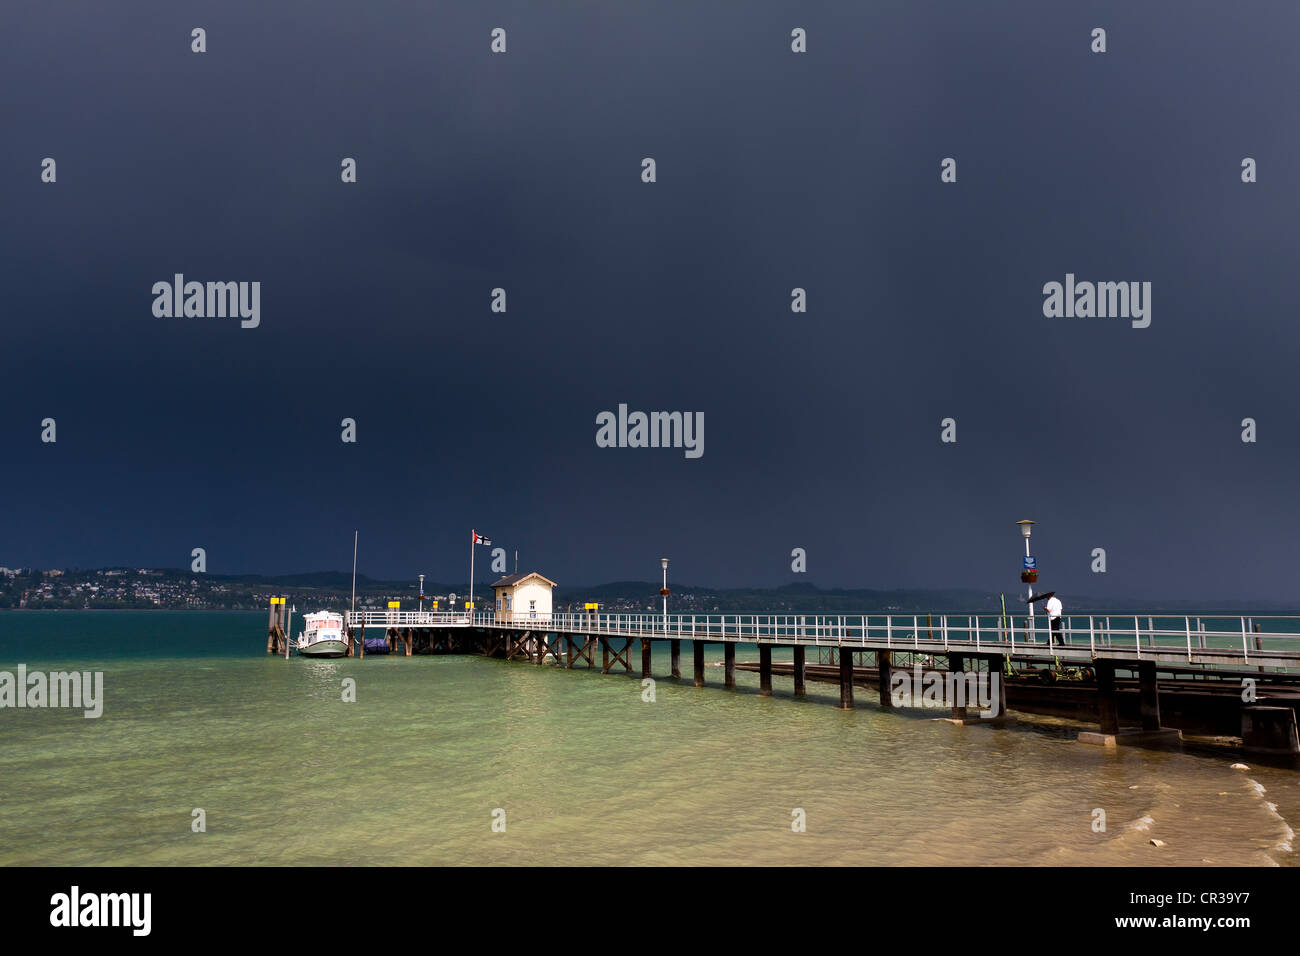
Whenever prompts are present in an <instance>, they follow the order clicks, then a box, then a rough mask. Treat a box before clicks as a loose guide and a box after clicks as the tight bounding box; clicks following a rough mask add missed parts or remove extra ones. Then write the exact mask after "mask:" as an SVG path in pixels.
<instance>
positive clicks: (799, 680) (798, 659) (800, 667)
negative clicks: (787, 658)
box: [794, 644, 808, 697]
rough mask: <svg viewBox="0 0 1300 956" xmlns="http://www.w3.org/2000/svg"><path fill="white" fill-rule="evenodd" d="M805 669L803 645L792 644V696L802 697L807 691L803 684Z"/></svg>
mask: <svg viewBox="0 0 1300 956" xmlns="http://www.w3.org/2000/svg"><path fill="white" fill-rule="evenodd" d="M806 670H807V669H806V668H805V666H804V646H803V645H802V644H796V645H795V646H794V696H796V697H803V696H804V695H806V694H807V693H808V688H807V686H806V684H805V678H806V677H807V674H806Z"/></svg>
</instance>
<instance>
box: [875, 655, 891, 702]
mask: <svg viewBox="0 0 1300 956" xmlns="http://www.w3.org/2000/svg"><path fill="white" fill-rule="evenodd" d="M876 665H877V667H878V668H879V669H880V706H881V707H893V706H894V699H893V697H891V696H890V694H889V681H890V678H891V677H892V676H893V672H894V655H893V653H892V652H891V651H876Z"/></svg>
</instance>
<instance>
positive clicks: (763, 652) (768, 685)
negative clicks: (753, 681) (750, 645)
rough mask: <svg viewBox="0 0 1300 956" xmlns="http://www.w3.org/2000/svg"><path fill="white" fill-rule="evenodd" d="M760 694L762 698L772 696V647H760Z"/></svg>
mask: <svg viewBox="0 0 1300 956" xmlns="http://www.w3.org/2000/svg"><path fill="white" fill-rule="evenodd" d="M758 693H759V695H760V696H762V697H771V696H772V645H771V644H759V645H758Z"/></svg>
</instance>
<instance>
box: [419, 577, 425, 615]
mask: <svg viewBox="0 0 1300 956" xmlns="http://www.w3.org/2000/svg"><path fill="white" fill-rule="evenodd" d="M420 610H421V611H423V610H424V575H423V574H421V575H420Z"/></svg>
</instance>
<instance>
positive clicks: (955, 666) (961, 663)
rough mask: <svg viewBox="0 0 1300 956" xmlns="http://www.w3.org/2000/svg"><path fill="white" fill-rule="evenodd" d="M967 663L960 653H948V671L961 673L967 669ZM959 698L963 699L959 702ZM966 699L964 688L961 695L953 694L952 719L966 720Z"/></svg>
mask: <svg viewBox="0 0 1300 956" xmlns="http://www.w3.org/2000/svg"><path fill="white" fill-rule="evenodd" d="M965 663H966V662H965V660H964V659H963V658H962V656H961V655H960V654H949V655H948V671H949V673H952V674H960V673H961V672H962V670H964V669H965ZM976 676H978V675H976ZM959 700H960V701H961V703H960V704H958V703H957V702H958V701H959ZM965 701H966V696H965V691H964V690H963V691H962V693H961V695H960V696H957V695H954V696H953V699H952V719H953V720H965V719H966V703H965Z"/></svg>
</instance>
